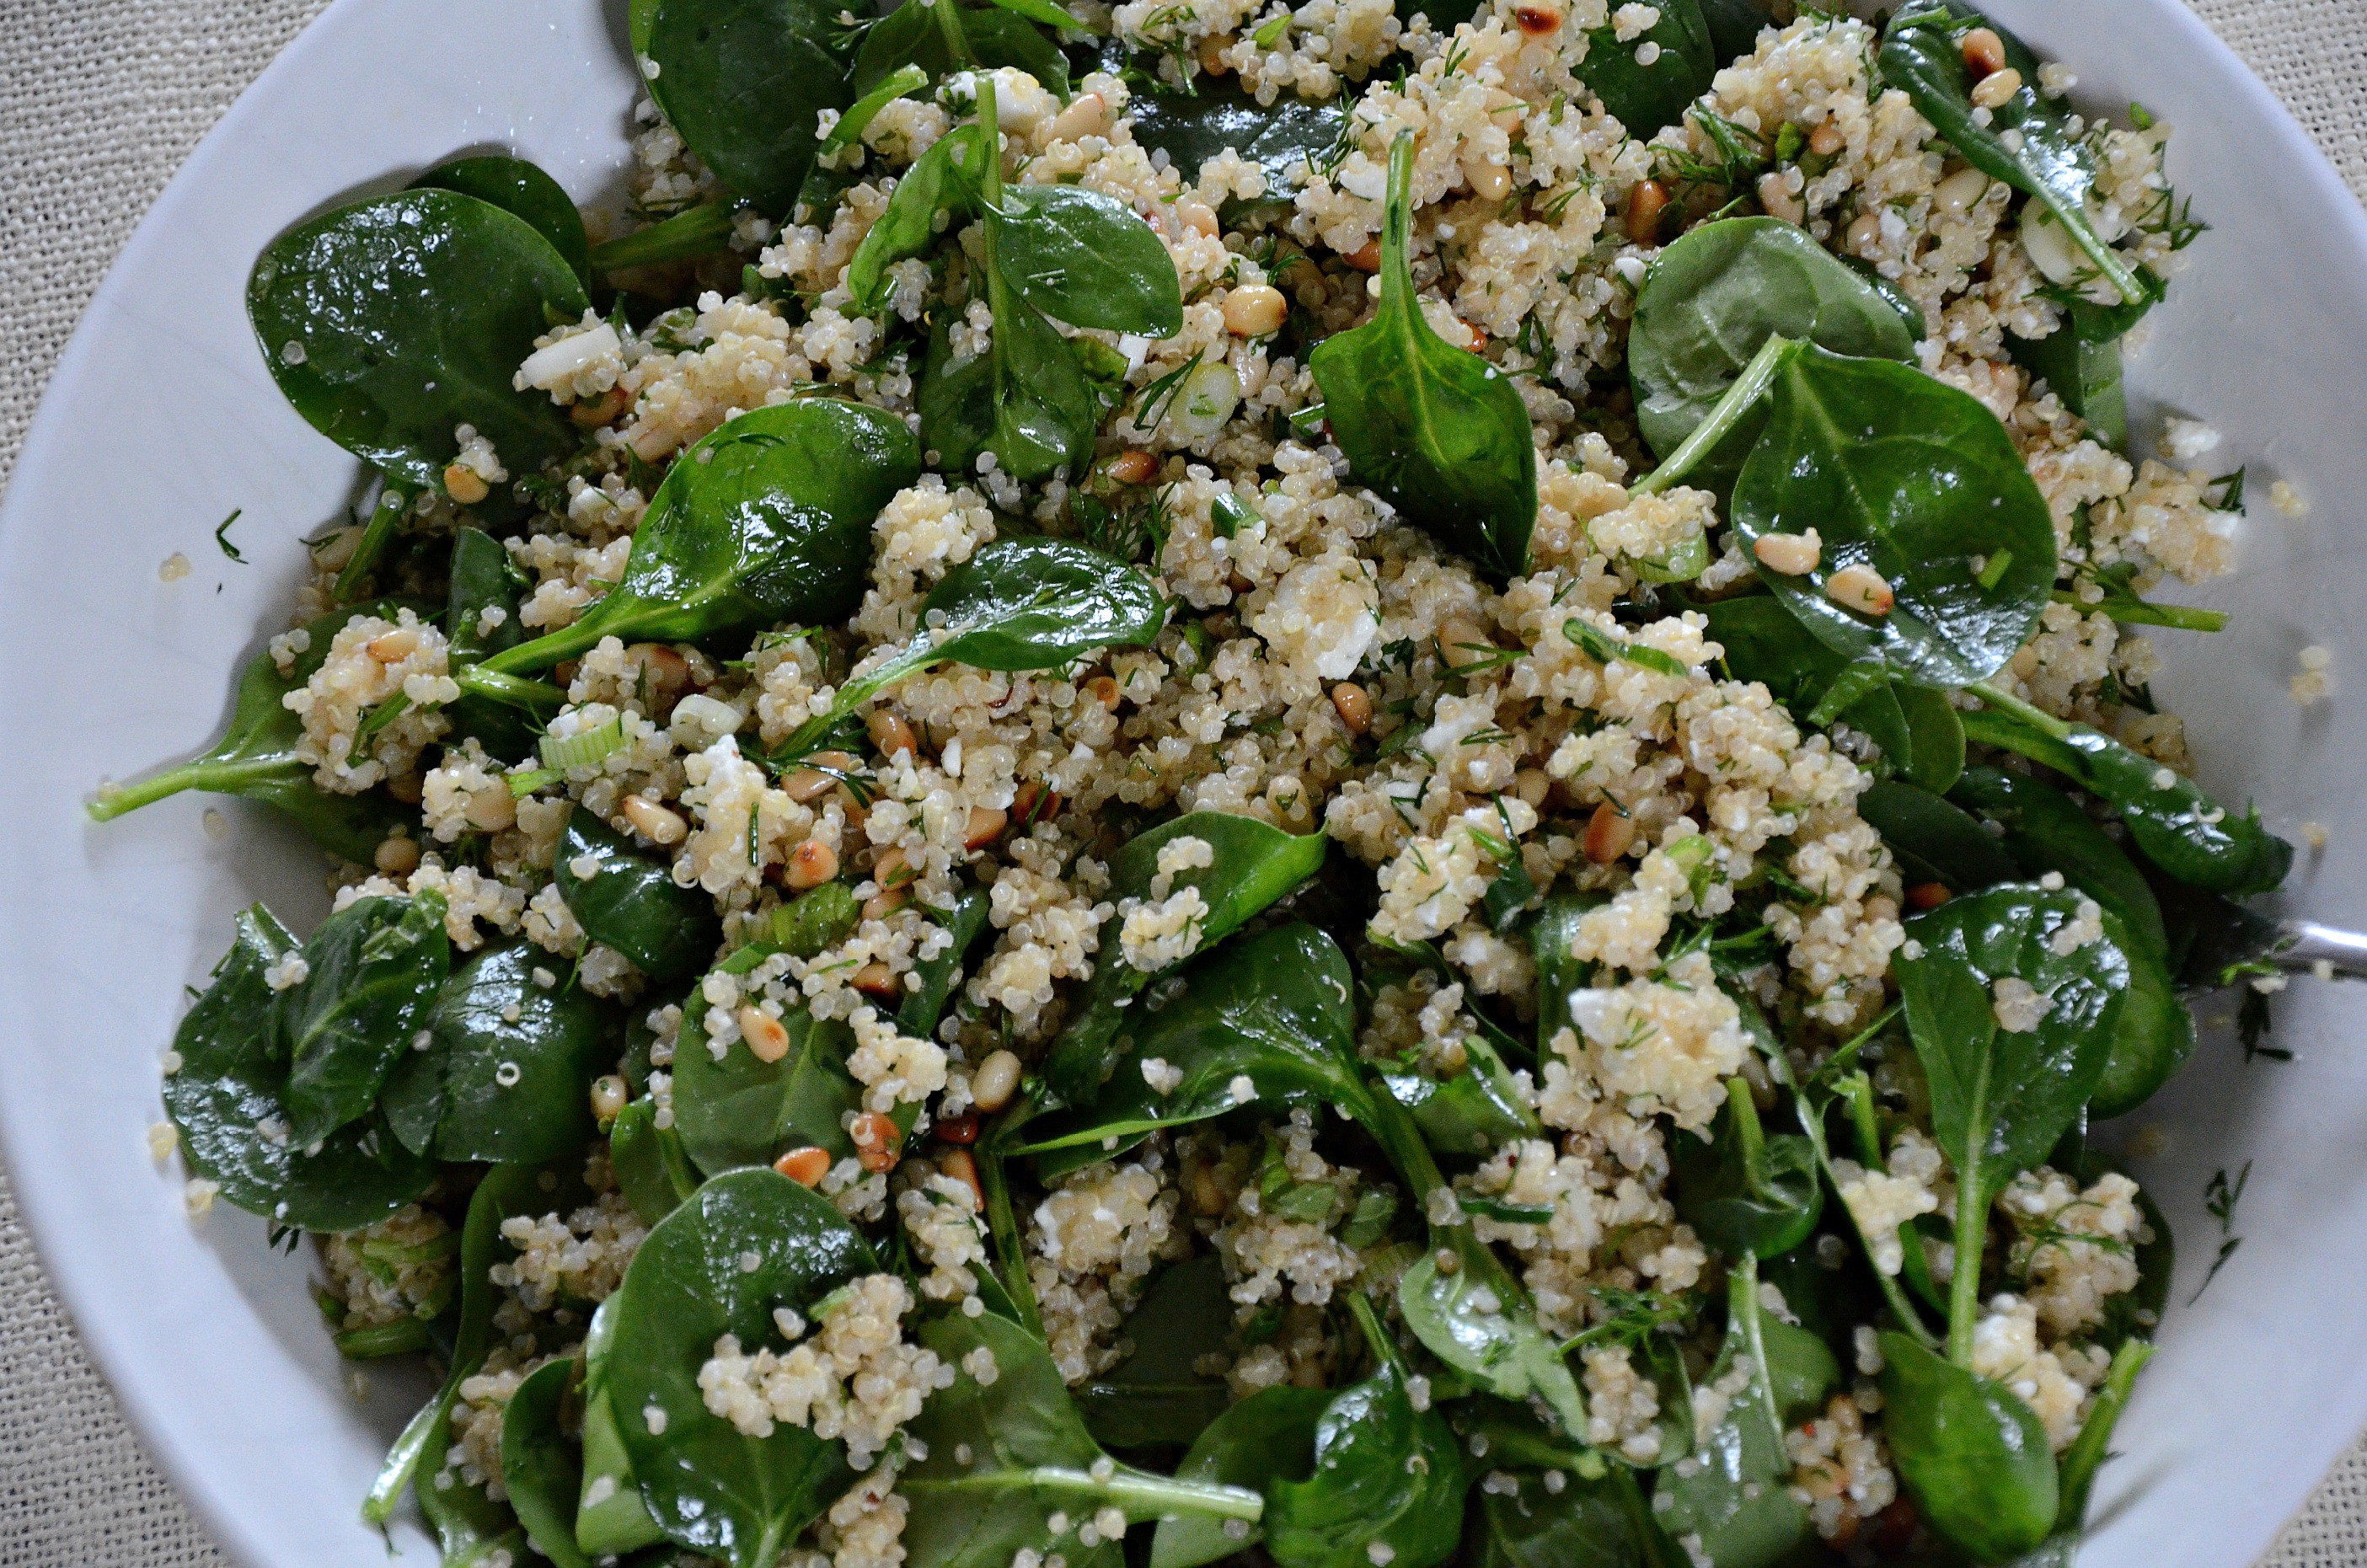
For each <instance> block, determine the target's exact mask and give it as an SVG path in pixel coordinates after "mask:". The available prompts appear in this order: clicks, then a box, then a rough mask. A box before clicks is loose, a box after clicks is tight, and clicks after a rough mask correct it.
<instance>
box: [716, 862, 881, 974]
mask: <svg viewBox="0 0 2367 1568" xmlns="http://www.w3.org/2000/svg"><path fill="white" fill-rule="evenodd" d="M862 922H863V906H862V905H860V904H858V903H856V902H855V893H854V890H853V889H851V888H849V887H848V886H846V884H845V883H844V882H825V883H823V884H822V885H821V886H819V887H814V888H810V889H808V890H807V891H805V892H803V893H800V894H798V896H797V897H795V898H793V899H791V900H790V901H789V902H787V904H781V905H776V906H775V907H774V909H773V915H772V919H770V920H769V921H767V922H766V925H765V931H764V936H763V937H762V938H761V939H759V940H757V941H754V942H750V943H748V945H747V947H745V948H742V949H741V950H740V952H739V953H733V954H732V955H731V956H730V958H727V959H725V960H724V964H726V965H727V966H729V965H730V964H734V963H739V964H753V963H754V962H755V960H756V959H757V958H758V957H760V956H761V955H763V954H764V953H787V954H788V955H789V956H790V957H792V958H811V957H813V956H814V955H815V954H817V953H821V951H822V949H824V948H826V947H835V946H837V945H838V944H839V943H840V942H844V941H845V940H846V939H847V938H848V937H850V936H852V935H854V934H855V927H856V926H858V925H860V924H862ZM741 953H745V954H747V956H745V957H742V956H741ZM732 973H734V974H739V973H742V971H741V970H738V969H734V970H732Z"/></svg>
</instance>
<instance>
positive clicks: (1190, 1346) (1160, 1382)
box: [1072, 1253, 1255, 1485]
mask: <svg viewBox="0 0 2367 1568" xmlns="http://www.w3.org/2000/svg"><path fill="white" fill-rule="evenodd" d="M1232 1322H1233V1302H1232V1298H1231V1297H1230V1296H1229V1294H1227V1293H1226V1287H1225V1268H1224V1262H1223V1260H1222V1259H1221V1258H1217V1255H1216V1254H1214V1253H1208V1254H1206V1255H1204V1256H1202V1257H1199V1258H1193V1259H1192V1260H1191V1261H1189V1262H1186V1263H1177V1264H1174V1265H1172V1266H1171V1267H1169V1268H1168V1269H1165V1270H1163V1271H1162V1272H1161V1274H1160V1275H1159V1277H1158V1278H1157V1279H1155V1280H1151V1281H1150V1289H1148V1290H1146V1291H1144V1292H1142V1301H1141V1303H1140V1304H1139V1305H1138V1306H1137V1307H1136V1308H1135V1309H1134V1311H1133V1312H1132V1313H1131V1314H1128V1315H1127V1320H1126V1328H1125V1337H1126V1339H1127V1341H1129V1342H1130V1343H1132V1345H1133V1346H1134V1349H1133V1351H1132V1353H1131V1354H1129V1355H1128V1356H1127V1358H1126V1359H1124V1360H1122V1361H1120V1362H1119V1363H1118V1364H1117V1365H1116V1366H1115V1367H1112V1368H1111V1369H1110V1370H1109V1371H1105V1372H1103V1373H1101V1374H1100V1375H1098V1376H1096V1377H1093V1378H1092V1379H1090V1380H1088V1381H1087V1382H1084V1383H1082V1384H1080V1385H1079V1386H1078V1387H1077V1388H1076V1389H1074V1390H1073V1391H1072V1394H1073V1397H1074V1398H1075V1400H1076V1402H1077V1410H1078V1412H1079V1414H1081V1415H1082V1416H1084V1418H1085V1429H1086V1430H1087V1431H1089V1432H1091V1433H1092V1434H1093V1438H1094V1440H1095V1441H1096V1442H1100V1443H1104V1444H1106V1445H1108V1446H1109V1447H1111V1448H1114V1449H1147V1448H1169V1447H1172V1448H1183V1447H1184V1446H1186V1445H1188V1444H1190V1443H1192V1442H1194V1441H1195V1440H1196V1439H1197V1438H1199V1436H1200V1434H1201V1433H1202V1432H1203V1431H1204V1430H1206V1427H1207V1426H1208V1424H1209V1423H1210V1422H1211V1421H1214V1420H1216V1419H1217V1417H1218V1416H1222V1415H1223V1414H1224V1413H1225V1412H1226V1410H1227V1409H1229V1407H1230V1406H1231V1404H1232V1395H1231V1393H1229V1392H1228V1391H1227V1389H1226V1387H1225V1380H1224V1378H1223V1377H1222V1376H1211V1375H1209V1374H1208V1373H1206V1372H1203V1371H1199V1370H1198V1363H1199V1361H1200V1360H1201V1359H1203V1358H1204V1357H1207V1356H1211V1355H1221V1354H1222V1353H1223V1352H1224V1350H1225V1348H1226V1343H1225V1342H1226V1339H1227V1337H1228V1336H1229V1334H1230V1332H1231V1330H1232ZM1187 1479H1188V1478H1187ZM1251 1484H1252V1485H1254V1484H1255V1482H1254V1481H1253V1482H1252V1483H1251Z"/></svg>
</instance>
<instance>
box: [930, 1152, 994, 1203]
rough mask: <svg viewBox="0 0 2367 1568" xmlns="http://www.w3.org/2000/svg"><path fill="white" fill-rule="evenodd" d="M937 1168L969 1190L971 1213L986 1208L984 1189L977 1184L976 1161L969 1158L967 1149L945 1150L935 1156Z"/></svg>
mask: <svg viewBox="0 0 2367 1568" xmlns="http://www.w3.org/2000/svg"><path fill="white" fill-rule="evenodd" d="M937 1168H938V1169H939V1170H942V1171H944V1172H945V1173H946V1175H947V1176H950V1177H952V1178H953V1179H955V1180H956V1181H958V1182H960V1183H961V1184H962V1185H963V1186H965V1187H967V1188H968V1189H969V1206H970V1212H971V1213H980V1212H981V1211H983V1210H984V1209H985V1208H986V1189H985V1188H984V1187H982V1186H980V1184H979V1179H978V1161H976V1160H975V1159H972V1158H971V1157H970V1153H969V1151H968V1149H947V1150H946V1152H945V1153H944V1154H941V1155H939V1156H937Z"/></svg>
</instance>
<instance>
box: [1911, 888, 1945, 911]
mask: <svg viewBox="0 0 2367 1568" xmlns="http://www.w3.org/2000/svg"><path fill="white" fill-rule="evenodd" d="M1951 897H1954V895H1953V894H1951V893H1950V892H1949V891H1948V888H1947V885H1946V884H1945V883H1940V882H1919V883H1916V884H1915V885H1914V886H1911V887H1909V888H1908V890H1907V907H1908V908H1910V909H1913V910H1916V911H1918V912H1919V913H1920V911H1922V910H1925V909H1936V908H1939V907H1940V906H1941V905H1942V904H1944V903H1946V902H1947V901H1948V900H1949V899H1950V898H1951Z"/></svg>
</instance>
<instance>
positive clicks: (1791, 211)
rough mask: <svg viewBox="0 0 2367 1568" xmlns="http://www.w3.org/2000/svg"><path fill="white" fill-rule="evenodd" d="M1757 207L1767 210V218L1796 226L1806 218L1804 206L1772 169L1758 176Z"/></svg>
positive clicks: (1806, 210) (1806, 212)
mask: <svg viewBox="0 0 2367 1568" xmlns="http://www.w3.org/2000/svg"><path fill="white" fill-rule="evenodd" d="M1759 205H1760V206H1761V207H1763V208H1765V209H1767V216H1768V217H1770V218H1773V219H1776V220H1780V221H1782V222H1785V223H1792V224H1797V223H1800V222H1803V221H1805V220H1806V218H1807V216H1808V209H1807V206H1806V203H1804V202H1802V201H1801V199H1800V198H1799V197H1796V196H1795V195H1793V194H1792V187H1791V186H1790V185H1789V184H1787V183H1786V182H1785V181H1784V176H1783V175H1781V174H1779V173H1777V172H1776V171H1774V170H1772V169H1770V170H1769V171H1768V172H1767V173H1765V174H1763V175H1760V176H1759Z"/></svg>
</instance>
